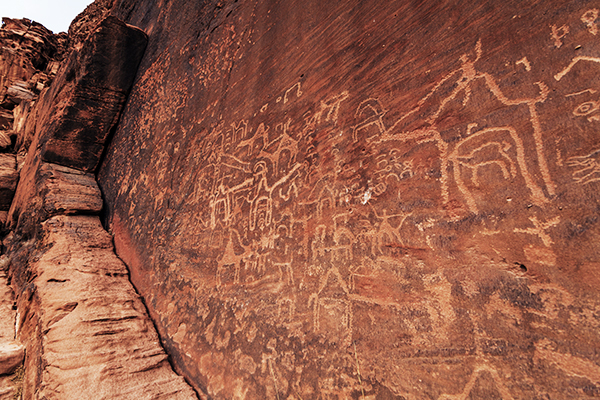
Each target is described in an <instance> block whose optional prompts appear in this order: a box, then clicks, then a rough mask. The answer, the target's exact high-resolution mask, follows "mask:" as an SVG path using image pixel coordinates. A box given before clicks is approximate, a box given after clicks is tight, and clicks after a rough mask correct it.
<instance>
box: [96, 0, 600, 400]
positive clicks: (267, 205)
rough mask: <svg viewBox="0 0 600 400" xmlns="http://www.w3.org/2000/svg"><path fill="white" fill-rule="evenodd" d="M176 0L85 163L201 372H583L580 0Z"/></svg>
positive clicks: (553, 383) (138, 275)
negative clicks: (305, 1) (466, 0)
mask: <svg viewBox="0 0 600 400" xmlns="http://www.w3.org/2000/svg"><path fill="white" fill-rule="evenodd" d="M175 3H177V7H175V8H177V9H178V13H179V14H178V15H182V14H181V11H182V9H183V10H186V12H187V13H190V14H191V15H195V16H196V17H197V20H199V21H205V20H204V18H208V16H212V17H211V18H212V19H209V20H207V21H205V22H206V23H205V24H204V25H203V24H200V25H198V26H194V27H190V33H188V34H185V35H183V36H178V35H182V34H181V33H174V32H173V33H165V34H166V35H167V37H168V38H169V40H172V41H174V42H176V43H181V44H182V46H181V47H180V48H178V49H177V50H175V48H174V47H173V48H171V47H168V46H164V45H163V47H160V46H158V45H157V46H156V47H155V48H153V49H154V50H150V53H149V55H148V56H147V59H146V60H144V62H143V63H142V67H141V69H140V71H141V72H140V76H139V78H138V79H139V82H138V84H137V85H136V87H135V88H134V90H133V93H132V95H131V98H130V102H129V105H128V109H127V110H126V111H125V114H124V117H123V121H122V123H121V125H120V128H119V130H118V132H117V133H116V135H115V139H114V141H113V143H112V144H111V148H110V149H109V151H108V154H107V159H106V161H105V163H104V165H103V166H102V168H101V171H100V174H99V180H100V183H101V186H102V189H103V191H104V192H105V194H106V196H107V203H108V210H107V222H108V223H109V225H110V226H111V227H112V230H113V232H114V234H115V242H116V245H117V249H118V252H119V255H120V256H121V257H122V258H123V259H124V260H125V262H126V263H127V264H128V265H129V267H130V268H131V272H132V280H133V281H134V283H135V284H136V286H137V287H138V289H139V290H140V293H141V294H142V295H143V296H144V297H145V299H146V302H147V304H148V307H149V309H150V311H151V313H153V316H154V318H155V321H156V323H157V326H158V328H159V330H160V332H161V336H162V338H163V340H164V342H165V344H166V346H167V348H168V349H169V351H170V353H171V354H172V355H173V359H174V363H175V364H176V366H177V367H178V368H179V369H180V370H181V371H182V372H183V373H184V374H186V376H188V378H189V379H190V381H191V382H192V383H193V384H194V385H195V386H196V388H197V389H198V391H199V392H200V393H204V394H206V396H208V397H210V398H272V399H306V398H323V399H329V398H331V399H335V398H340V399H342V398H343V399H345V398H361V399H362V398H365V399H367V398H404V399H417V398H419V399H420V398H430V399H467V398H502V399H518V398H540V399H541V398H574V397H576V398H585V397H586V396H587V397H590V398H591V397H594V396H598V395H599V393H600V386H599V385H600V378H599V375H598V373H597V371H598V370H599V369H600V359H598V357H597V355H596V354H595V353H596V352H595V350H594V349H595V348H596V345H597V344H598V342H599V339H600V338H599V337H598V333H597V332H598V325H599V322H600V321H599V319H598V310H599V308H598V300H599V299H598V291H597V289H596V288H597V284H598V283H600V282H598V278H597V277H596V275H597V274H596V273H595V271H596V269H597V267H598V266H600V260H598V256H597V254H600V252H598V251H597V250H598V249H597V247H598V246H597V243H600V242H599V241H598V240H597V239H598V234H599V229H598V222H597V210H598V204H599V203H598V201H599V199H598V195H597V193H598V185H600V183H599V182H600V167H598V165H599V164H598V163H599V161H598V159H599V157H600V156H599V154H600V153H599V152H600V139H599V138H598V136H597V133H596V129H597V127H596V126H595V124H597V123H598V122H599V121H600V117H597V115H596V114H598V113H599V110H600V106H599V104H600V103H599V102H600V100H599V99H598V90H600V81H599V80H598V78H597V77H596V76H597V69H598V68H600V58H599V57H597V56H600V44H597V40H596V35H597V24H598V23H599V22H598V21H597V17H598V9H597V7H598V5H597V4H594V2H581V3H577V4H576V5H575V4H569V3H568V2H553V4H552V5H549V4H548V3H547V2H544V3H542V2H537V1H530V2H527V6H526V7H525V6H523V5H522V4H521V3H519V5H521V8H519V7H516V8H513V9H511V7H509V6H504V5H499V4H498V5H489V4H487V3H486V2H482V3H477V4H476V6H474V7H472V6H469V7H467V8H468V9H469V10H470V9H471V8H472V10H471V11H468V12H466V14H465V11H464V10H465V7H466V6H465V4H463V3H461V2H460V1H457V2H452V3H448V4H446V5H436V4H433V3H432V4H429V2H425V3H424V4H423V5H421V8H411V7H409V6H407V5H401V4H393V2H391V4H386V5H381V4H379V3H377V4H375V3H370V2H356V3H347V4H329V5H327V6H324V7H325V8H323V10H321V11H319V12H318V13H312V14H311V12H310V10H311V7H312V5H311V4H312V3H311V4H309V5H300V4H296V6H298V7H297V8H295V9H293V10H292V9H288V8H287V7H291V6H290V4H294V2H290V3H289V4H286V5H283V4H275V3H273V4H271V3H270V2H261V3H260V4H259V3H256V4H254V3H247V4H244V5H235V4H233V3H232V4H229V3H227V4H226V5H225V6H219V7H214V8H211V7H210V5H206V6H204V7H205V8H203V9H201V10H200V9H196V8H194V7H193V6H190V5H184V4H183V3H184V2H175ZM486 4H487V6H486ZM515 4H516V3H515ZM515 4H513V5H515ZM314 6H315V7H316V5H314ZM484 6H485V7H487V8H485V7H484ZM186 7H188V8H189V9H187V8H186ZM319 7H320V6H319ZM548 7H551V8H552V9H554V10H555V12H553V13H545V11H546V10H547V9H548ZM517 8H519V10H520V11H519V13H517V14H515V13H514V9H517ZM459 11H460V12H459ZM147 12H148V13H151V12H155V11H147ZM171 13H173V11H165V12H164V15H163V16H164V18H165V20H166V22H164V23H165V24H167V23H169V21H171V23H172V20H173V19H174V18H175V16H174V15H172V14H171ZM228 13H229V14H228ZM184 14H185V13H184ZM226 15H229V17H227V18H226ZM292 15H293V16H292ZM392 16H393V17H392ZM448 17H449V18H448ZM129 18H131V19H132V22H134V23H136V24H137V25H140V26H144V24H143V20H144V12H143V11H142V10H138V11H136V12H133V14H132V15H131V16H130V17H129ZM410 18H413V19H414V20H415V21H418V24H416V22H411V20H410ZM428 18H429V19H428ZM191 19H193V18H192V17H190V20H191ZM213 20H216V21H221V22H220V23H219V24H218V25H214V26H213V25H212V24H213V22H210V21H213ZM467 21H475V22H472V23H471V22H470V23H471V25H469V26H468V27H467V28H465V26H467V25H466V23H467ZM296 24H298V25H297V26H296ZM415 24H416V25H415ZM207 27H209V28H210V29H211V30H207V29H208V28H207ZM440 27H443V28H444V29H443V30H441V29H439V28H440ZM299 29H300V31H301V32H303V36H302V38H300V37H299V36H298V35H297V34H296V33H297V32H299V31H298V30H299ZM432 30H433V31H436V32H438V31H439V32H440V33H436V34H435V35H434V36H433V37H434V38H435V39H437V40H431V31H432ZM292 31H293V32H292ZM446 31H447V32H448V33H445V32H446ZM514 32H518V34H514ZM509 33H510V36H507V35H509ZM194 35H195V36H194ZM405 36H406V37H408V38H410V40H408V39H406V38H405ZM150 37H152V35H151V36H150ZM506 37H514V40H509V41H508V42H506V41H505V38H506ZM350 38H353V39H352V40H350ZM157 40H158V39H157ZM161 40H167V39H161ZM407 40H408V41H407ZM411 41H412V42H414V43H415V44H412V45H411V44H410V42H411ZM159 42H160V41H159ZM350 42H351V43H350ZM578 46H579V47H578ZM158 49H161V50H160V51H159V50H158ZM350 55H352V56H350ZM211 60H216V61H213V62H211ZM403 60H406V62H404V61H403ZM171 75H177V80H174V79H172V78H169V76H171ZM165 82H166V83H165ZM157 93H158V95H157ZM171 99H172V100H171ZM598 115H600V114H598Z"/></svg>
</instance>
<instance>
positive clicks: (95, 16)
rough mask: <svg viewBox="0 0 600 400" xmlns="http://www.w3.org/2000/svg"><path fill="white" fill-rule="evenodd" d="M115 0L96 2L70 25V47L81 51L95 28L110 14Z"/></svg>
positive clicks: (97, 0)
mask: <svg viewBox="0 0 600 400" xmlns="http://www.w3.org/2000/svg"><path fill="white" fill-rule="evenodd" d="M114 3H115V0H96V1H94V2H93V3H92V4H90V5H89V6H87V7H86V8H85V10H84V11H83V12H82V13H80V14H79V15H78V16H77V17H75V19H74V20H73V21H72V22H71V25H69V47H70V48H72V49H77V50H79V49H81V47H82V46H83V43H84V42H85V41H86V39H87V38H88V37H89V35H90V33H92V32H93V30H94V28H95V27H96V26H97V25H98V24H99V23H100V22H101V21H102V20H104V19H105V18H106V17H107V16H108V15H109V13H110V9H111V8H112V6H113V5H114Z"/></svg>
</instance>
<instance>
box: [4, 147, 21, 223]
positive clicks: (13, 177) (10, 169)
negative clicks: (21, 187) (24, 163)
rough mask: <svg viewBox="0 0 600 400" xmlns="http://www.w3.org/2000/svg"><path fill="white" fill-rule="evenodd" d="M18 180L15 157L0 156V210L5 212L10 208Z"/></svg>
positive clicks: (10, 155) (9, 155)
mask: <svg viewBox="0 0 600 400" xmlns="http://www.w3.org/2000/svg"><path fill="white" fill-rule="evenodd" d="M18 180H19V174H18V172H17V161H16V158H15V156H14V155H12V154H0V210H2V211H6V210H8V209H9V208H10V204H11V202H12V199H13V196H14V195H15V190H16V188H17V181H18Z"/></svg>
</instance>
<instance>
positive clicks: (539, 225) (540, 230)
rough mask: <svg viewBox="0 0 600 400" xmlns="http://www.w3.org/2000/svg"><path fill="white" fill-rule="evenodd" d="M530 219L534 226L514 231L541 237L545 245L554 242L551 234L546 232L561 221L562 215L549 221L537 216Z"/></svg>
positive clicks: (548, 245) (550, 244) (547, 245)
mask: <svg viewBox="0 0 600 400" xmlns="http://www.w3.org/2000/svg"><path fill="white" fill-rule="evenodd" d="M529 220H530V221H531V223H532V224H533V228H525V229H521V228H515V229H514V232H516V233H526V234H529V235H534V236H537V237H539V238H540V239H541V240H542V243H544V246H546V247H550V246H552V244H553V243H554V242H553V240H552V238H551V237H550V235H548V233H546V231H547V230H549V229H550V228H552V227H555V226H557V225H558V223H559V222H560V216H558V217H554V218H552V219H551V220H549V221H540V220H539V219H538V218H537V217H536V216H533V217H530V218H529Z"/></svg>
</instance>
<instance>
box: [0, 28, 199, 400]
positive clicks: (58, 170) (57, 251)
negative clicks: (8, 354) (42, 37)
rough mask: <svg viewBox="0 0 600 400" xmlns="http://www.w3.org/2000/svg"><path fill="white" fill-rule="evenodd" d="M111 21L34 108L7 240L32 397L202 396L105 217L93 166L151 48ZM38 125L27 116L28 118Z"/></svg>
mask: <svg viewBox="0 0 600 400" xmlns="http://www.w3.org/2000/svg"><path fill="white" fill-rule="evenodd" d="M146 40H147V39H146V36H145V34H144V33H143V32H142V31H140V30H139V29H137V28H134V27H131V26H128V25H126V24H124V23H122V22H121V21H119V20H117V19H116V18H114V17H108V18H106V19H104V20H102V21H101V22H100V23H99V24H98V25H97V26H96V27H95V28H94V30H93V32H92V33H91V34H90V35H89V37H88V39H87V40H86V41H85V43H84V44H83V46H82V47H81V48H79V49H75V50H74V51H73V52H72V53H71V55H70V56H69V58H68V60H67V61H66V63H65V64H64V65H63V66H62V68H61V70H60V72H59V73H58V75H57V77H56V80H55V81H54V82H53V85H52V86H51V88H50V90H48V91H46V93H45V94H44V96H43V98H42V99H40V100H39V101H38V103H37V104H36V106H35V109H34V110H33V112H32V113H31V114H30V115H32V116H35V118H38V119H39V118H42V119H43V121H40V120H38V121H36V124H35V132H34V136H33V139H32V143H31V146H30V147H29V151H28V153H27V156H26V158H25V160H24V162H23V166H22V168H21V171H20V181H19V185H18V187H17V191H16V195H15V197H14V199H13V201H12V205H11V209H10V216H9V219H8V224H9V225H10V228H11V231H10V233H9V234H8V236H7V238H6V239H5V240H4V245H5V247H6V248H7V257H8V271H9V277H10V279H11V284H12V287H13V288H14V289H15V293H16V296H15V302H16V309H17V312H18V314H17V316H16V321H15V326H16V328H15V329H16V332H15V335H16V339H17V340H19V341H20V342H21V343H22V344H23V346H24V347H25V358H24V375H23V378H22V382H21V388H22V398H23V399H154V398H169V399H193V398H196V395H195V392H194V391H193V390H192V389H191V387H189V386H188V385H187V384H186V382H185V381H184V379H183V378H182V377H180V376H178V375H176V374H175V373H174V372H173V371H172V369H171V366H170V364H169V361H168V356H167V354H166V353H165V352H164V350H163V349H162V347H161V344H160V340H159V338H158V336H157V333H156V331H155V329H154V327H153V323H152V321H151V320H150V319H149V317H148V315H147V314H146V311H145V306H144V303H143V301H142V299H141V298H140V297H139V295H138V294H137V293H136V291H135V289H134V288H133V286H132V285H131V283H130V282H129V278H128V272H127V269H126V266H125V265H124V264H123V262H122V261H121V260H120V259H119V258H118V257H117V256H116V255H115V253H114V249H113V245H112V238H111V236H110V235H109V234H108V233H107V232H106V231H105V230H104V229H103V228H102V226H101V224H100V220H99V217H98V213H99V212H100V210H101V208H102V197H101V193H100V190H99V189H98V186H97V184H96V181H95V178H94V174H93V172H94V170H95V169H96V167H97V165H98V160H99V159H100V155H101V154H102V151H103V147H104V144H105V140H106V138H107V135H108V133H109V132H110V130H111V129H112V127H113V126H114V124H115V123H116V121H117V120H118V117H119V114H120V112H121V109H122V107H123V105H124V103H125V100H126V98H127V94H128V91H129V89H130V87H131V85H132V83H133V79H134V77H135V73H136V69H137V66H138V63H139V61H140V59H141V57H142V55H143V52H144V48H145V46H146ZM26 123H27V122H26Z"/></svg>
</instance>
